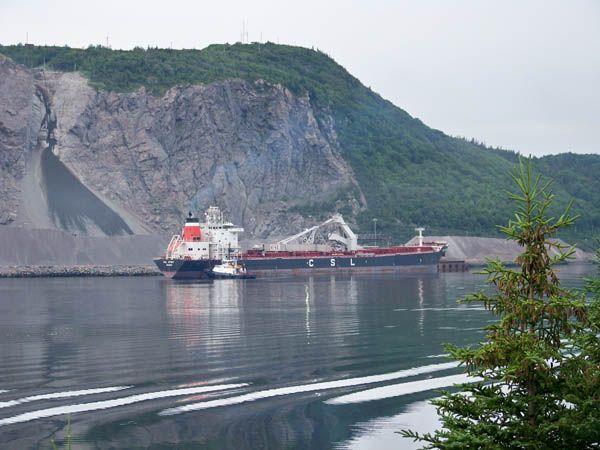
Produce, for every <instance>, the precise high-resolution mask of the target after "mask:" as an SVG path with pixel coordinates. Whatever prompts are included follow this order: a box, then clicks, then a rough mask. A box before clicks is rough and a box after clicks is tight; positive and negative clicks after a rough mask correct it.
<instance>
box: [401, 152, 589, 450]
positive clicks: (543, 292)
mask: <svg viewBox="0 0 600 450" xmlns="http://www.w3.org/2000/svg"><path fill="white" fill-rule="evenodd" d="M511 176H512V178H513V180H514V182H515V183H516V186H517V188H518V189H517V192H516V193H510V194H509V196H510V198H511V199H512V200H513V201H514V202H516V205H517V209H516V213H515V216H514V219H512V220H510V221H509V223H508V225H507V226H505V227H500V229H501V231H502V232H503V233H505V234H506V236H507V238H508V239H510V240H514V241H516V242H517V243H518V244H519V245H520V246H521V247H523V253H521V254H520V256H519V257H518V258H517V260H516V263H517V266H518V267H517V268H516V269H511V268H507V267H505V266H504V265H503V264H502V263H501V262H500V261H498V260H495V261H490V262H489V264H488V266H487V268H486V269H484V273H485V274H486V275H487V279H488V283H489V284H490V285H491V287H492V289H491V293H489V292H488V293H486V292H483V291H481V292H479V293H476V294H473V295H470V296H468V297H467V298H466V299H464V300H463V301H465V302H477V303H480V304H483V305H484V307H485V308H486V309H487V310H489V311H491V312H492V313H494V314H495V315H497V316H499V320H498V322H496V323H495V324H493V325H491V326H489V327H487V328H486V329H487V335H486V340H485V341H484V342H483V343H482V344H481V345H479V346H477V347H469V348H459V347H456V346H448V347H447V350H448V351H449V352H450V353H451V355H452V356H453V357H454V358H455V359H457V360H458V361H460V362H461V363H462V364H463V365H464V366H465V368H466V372H467V373H468V374H469V375H470V376H473V377H476V378H475V379H477V380H480V381H478V382H475V383H472V384H464V385H461V386H460V387H461V389H462V392H456V393H450V392H444V394H443V396H442V397H441V398H439V399H436V400H433V404H434V405H436V406H437V410H438V414H439V416H440V420H441V424H442V428H441V429H440V430H437V431H435V432H434V433H428V434H424V435H420V434H418V433H415V432H413V431H406V430H405V431H402V432H401V434H403V435H404V436H405V437H409V438H413V439H415V440H420V441H423V442H424V443H425V445H426V446H425V448H440V449H465V448H484V449H488V448H502V449H542V448H543V449H583V448H598V447H599V446H600V343H599V339H598V336H599V334H600V308H599V304H600V281H598V280H590V281H588V284H587V293H588V294H589V296H591V298H587V299H586V293H585V292H581V291H576V290H568V289H564V288H563V287H562V286H561V285H560V281H559V278H558V276H557V271H556V269H555V266H556V264H559V263H562V262H565V261H566V260H567V259H568V258H569V257H570V256H571V255H572V253H573V252H574V249H573V248H565V247H564V246H563V245H561V244H559V243H558V242H557V241H555V240H552V237H553V236H555V234H556V232H557V231H559V230H560V229H562V228H564V227H568V226H570V225H571V224H573V222H574V221H575V220H576V218H577V217H573V216H572V215H571V214H570V213H569V208H568V207H567V209H566V210H565V211H564V213H563V214H562V215H560V217H558V218H553V217H549V213H548V211H549V207H550V205H551V204H552V201H553V198H554V196H553V194H552V192H551V191H550V184H551V183H550V182H542V180H541V177H540V176H536V177H534V176H533V174H532V168H531V163H530V162H529V161H526V162H523V161H520V162H519V165H518V166H517V167H516V168H515V170H514V172H513V173H512V175H511ZM553 249H554V250H556V252H553V251H552V250H553Z"/></svg>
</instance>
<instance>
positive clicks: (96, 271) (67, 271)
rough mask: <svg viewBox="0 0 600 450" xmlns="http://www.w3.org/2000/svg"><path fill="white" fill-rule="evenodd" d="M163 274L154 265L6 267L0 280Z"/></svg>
mask: <svg viewBox="0 0 600 450" xmlns="http://www.w3.org/2000/svg"><path fill="white" fill-rule="evenodd" d="M161 275H162V274H161V273H160V271H159V270H158V269H157V268H156V266H154V265H75V266H55V265H48V266H4V267H0V278H64V277H153V276H161Z"/></svg>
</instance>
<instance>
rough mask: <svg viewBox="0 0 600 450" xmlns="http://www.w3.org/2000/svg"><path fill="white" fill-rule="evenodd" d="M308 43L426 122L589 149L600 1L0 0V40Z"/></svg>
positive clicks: (598, 111) (536, 149) (596, 128)
mask: <svg viewBox="0 0 600 450" xmlns="http://www.w3.org/2000/svg"><path fill="white" fill-rule="evenodd" d="M243 22H245V23H246V27H247V30H248V36H249V39H250V41H259V40H261V39H262V41H273V42H280V43H286V44H294V45H301V46H305V47H313V46H314V47H315V48H319V49H321V50H323V51H325V52H326V53H328V54H329V55H331V56H332V57H333V58H334V59H335V60H336V61H337V62H338V63H340V64H342V65H343V66H344V67H346V68H347V69H348V70H349V71H350V72H351V73H352V74H353V75H355V76H356V77H358V78H359V79H360V80H361V81H362V82H363V83H364V84H365V85H367V86H370V87H371V88H372V89H373V90H374V91H376V92H378V93H380V94H381V95H382V96H383V97H385V98H387V99H389V100H391V101H392V102H393V103H395V104H396V105H398V106H400V107H401V108H403V109H405V110H406V111H408V112H409V113H410V114H411V115H413V116H415V117H418V118H420V119H421V120H422V121H423V122H425V123H426V124H428V125H429V126H431V127H434V128H437V129H440V130H442V131H444V132H446V133H448V134H452V135H459V136H465V137H468V138H471V137H474V138H476V139H477V140H480V141H483V142H485V143H486V144H488V145H493V146H499V147H504V148H509V149H514V150H518V151H520V152H522V153H525V154H530V153H531V154H536V155H541V154H546V153H559V152H564V151H573V152H577V153H600V1H593V0H592V1H577V0H569V1H567V0H564V1H556V2H555V1H548V0H545V1H529V2H527V1H508V0H499V1H483V0H482V1H449V0H445V1H444V0H440V1H426V0H421V1H416V0H415V1H410V2H409V1H384V0H370V1H352V0H330V1H327V0H321V1H313V0H303V1H296V2H286V1H284V0H279V1H275V0H273V1H267V0H252V1H248V0H246V1H242V0H239V1H238V0H236V1H210V2H209V1H201V0H196V1H183V0H169V1H154V0H144V1H133V0H101V1H98V0H96V1H93V2H92V1H87V0H78V1H71V0H54V1H48V0H43V1H42V0H0V42H1V43H2V44H10V43H18V42H23V43H24V42H25V41H26V39H28V41H29V43H34V44H57V45H64V44H67V45H70V46H75V47H87V46H88V45H89V44H103V45H106V40H107V37H108V42H109V45H110V46H111V47H113V48H123V49H129V48H132V47H134V46H136V45H139V46H143V47H146V46H148V45H151V46H159V47H168V46H171V45H172V46H173V48H203V47H206V46H207V45H209V44H211V43H223V42H229V43H234V42H236V41H238V40H240V33H241V30H242V23H243Z"/></svg>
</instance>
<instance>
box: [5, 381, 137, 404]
mask: <svg viewBox="0 0 600 450" xmlns="http://www.w3.org/2000/svg"><path fill="white" fill-rule="evenodd" d="M130 387H131V386H112V387H105V388H95V389H82V390H79V391H65V392H54V393H52V394H40V395H31V396H29V397H22V398H17V399H15V400H8V401H5V402H0V408H8V407H9V406H16V405H20V404H22V403H29V402H35V401H37V400H55V399H57V398H69V397H80V396H82V395H92V394H103V393H106V392H115V391H122V390H123V389H129V388H130ZM0 392H7V391H0Z"/></svg>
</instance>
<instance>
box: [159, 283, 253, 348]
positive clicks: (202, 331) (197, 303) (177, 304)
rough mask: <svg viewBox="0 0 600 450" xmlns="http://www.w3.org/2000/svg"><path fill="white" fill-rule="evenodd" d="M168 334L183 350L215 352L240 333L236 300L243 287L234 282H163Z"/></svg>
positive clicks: (237, 302)
mask: <svg viewBox="0 0 600 450" xmlns="http://www.w3.org/2000/svg"><path fill="white" fill-rule="evenodd" d="M165 290H166V299H167V314H168V316H169V319H170V321H171V324H172V330H171V334H172V336H174V337H175V338H176V339H177V340H180V341H182V342H183V343H184V345H185V347H186V348H188V349H190V348H192V349H193V348H196V347H198V346H203V347H207V348H208V347H210V348H211V349H212V350H217V349H218V348H219V347H220V346H222V345H224V344H225V341H226V339H227V338H231V337H233V336H235V335H239V333H240V310H239V301H240V297H241V296H242V295H243V294H242V293H243V290H244V284H243V283H238V282H236V281H235V280H221V281H219V283H214V284H203V283H188V282H174V281H165Z"/></svg>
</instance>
